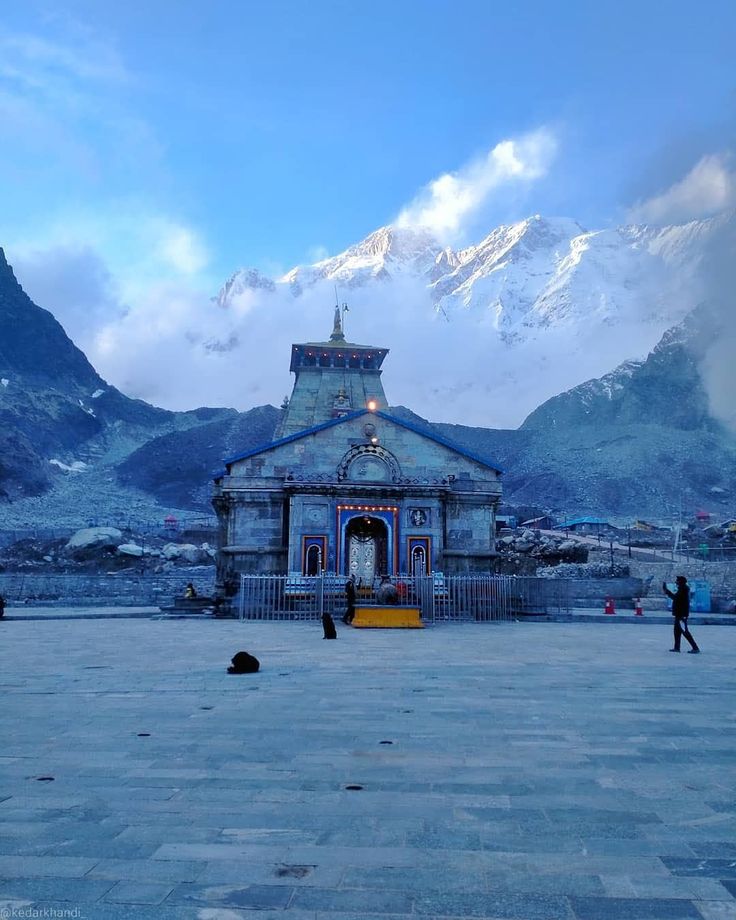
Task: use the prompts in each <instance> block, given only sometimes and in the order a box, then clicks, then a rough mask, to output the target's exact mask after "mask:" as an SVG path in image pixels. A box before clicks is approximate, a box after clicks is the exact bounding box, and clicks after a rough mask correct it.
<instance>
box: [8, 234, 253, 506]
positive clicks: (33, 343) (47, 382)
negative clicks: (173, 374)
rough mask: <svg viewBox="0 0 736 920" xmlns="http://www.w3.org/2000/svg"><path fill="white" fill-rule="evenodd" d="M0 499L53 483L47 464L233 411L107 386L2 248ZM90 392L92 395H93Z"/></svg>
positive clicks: (88, 458) (85, 458)
mask: <svg viewBox="0 0 736 920" xmlns="http://www.w3.org/2000/svg"><path fill="white" fill-rule="evenodd" d="M0 380H2V381H5V383H2V384H0V502H1V501H2V500H5V501H9V500H14V499H19V498H22V497H23V496H29V495H38V494H41V493H43V492H45V491H46V490H48V489H49V488H51V486H52V484H53V482H54V481H55V476H56V475H57V474H58V470H56V471H55V470H54V468H53V467H52V466H51V465H50V464H49V460H51V459H53V458H56V459H59V460H60V461H61V462H72V461H74V460H77V461H82V462H96V461H98V460H100V459H101V458H102V457H104V455H105V454H106V453H108V452H110V451H112V452H113V453H114V452H115V451H116V450H118V451H119V445H120V443H121V442H122V443H123V444H125V445H128V447H127V449H128V450H130V449H131V448H132V447H133V446H138V445H139V444H142V443H144V442H146V441H148V440H150V439H151V437H152V436H155V435H157V434H160V433H162V432H165V431H172V430H176V429H186V428H189V427H191V426H196V425H201V424H204V423H208V422H210V421H213V420H215V419H217V418H222V417H227V416H230V415H233V414H235V413H234V410H227V409H196V410H194V411H191V412H170V411H168V410H166V409H159V408H157V407H155V406H151V405H149V404H148V403H146V402H143V401H142V400H139V399H130V398H129V397H127V396H124V395H123V394H122V393H120V392H119V391H118V390H116V389H115V388H114V387H111V386H110V385H109V384H108V383H107V382H106V381H105V380H103V379H102V378H101V377H100V376H99V374H98V373H97V372H96V371H95V369H94V368H93V367H92V365H91V364H90V363H89V361H88V360H87V358H86V357H85V355H84V353H83V352H82V351H81V350H80V349H79V348H77V347H76V345H74V343H73V342H72V341H71V339H70V338H69V337H68V336H67V334H66V333H65V332H64V329H63V328H62V326H61V324H60V323H59V322H58V321H57V320H56V319H55V318H54V317H53V316H52V314H51V313H49V312H48V311H47V310H44V309H42V308H41V307H38V306H36V304H34V303H33V301H32V300H31V299H30V298H29V297H28V295H27V294H26V293H25V291H24V290H23V288H22V287H21V286H20V284H19V283H18V281H17V279H16V277H15V275H14V273H13V270H12V268H11V267H10V265H9V264H8V262H7V260H6V258H5V253H4V252H3V250H2V249H0ZM95 394H96V395H95Z"/></svg>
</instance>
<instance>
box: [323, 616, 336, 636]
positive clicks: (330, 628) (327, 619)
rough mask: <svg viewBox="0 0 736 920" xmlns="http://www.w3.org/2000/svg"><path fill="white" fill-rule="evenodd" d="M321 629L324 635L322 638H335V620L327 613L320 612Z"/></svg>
mask: <svg viewBox="0 0 736 920" xmlns="http://www.w3.org/2000/svg"><path fill="white" fill-rule="evenodd" d="M322 629H324V631H325V634H324V636H322V638H323V639H337V630H336V629H335V621H334V620H333V619H332V617H331V616H330V615H329V613H323V614H322Z"/></svg>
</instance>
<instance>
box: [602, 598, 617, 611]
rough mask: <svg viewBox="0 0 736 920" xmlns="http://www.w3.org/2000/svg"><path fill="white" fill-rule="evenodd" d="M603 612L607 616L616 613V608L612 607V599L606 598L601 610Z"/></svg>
mask: <svg viewBox="0 0 736 920" xmlns="http://www.w3.org/2000/svg"><path fill="white" fill-rule="evenodd" d="M603 612H604V613H607V614H610V615H613V614H615V613H616V608H615V606H614V604H613V598H612V597H607V598H606V606H605V607H604V608H603Z"/></svg>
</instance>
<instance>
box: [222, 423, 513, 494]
mask: <svg viewBox="0 0 736 920" xmlns="http://www.w3.org/2000/svg"><path fill="white" fill-rule="evenodd" d="M362 415H369V416H375V417H377V418H381V419H384V421H387V422H393V424H395V425H398V426H399V427H400V428H406V429H408V430H409V431H413V432H414V433H415V434H418V435H421V436H422V437H425V438H429V440H430V441H434V442H435V443H437V444H441V445H442V446H443V447H447V448H449V449H450V450H453V451H455V452H456V453H458V454H460V455H461V456H463V457H467V458H468V459H469V460H474V461H475V462H476V463H480V464H481V465H482V466H486V467H488V468H489V469H492V470H495V471H496V472H497V473H503V467H501V466H499V464H498V463H496V461H495V460H492V459H491V458H490V457H484V456H483V455H482V454H477V453H475V451H471V450H468V449H467V448H465V447H463V446H462V445H461V444H457V443H456V442H455V441H451V440H449V438H445V437H442V435H438V434H437V433H436V432H434V431H430V430H429V429H427V428H423V427H420V426H419V425H415V424H413V423H412V422H407V421H405V420H404V419H400V418H397V417H396V416H395V415H391V414H390V413H388V412H381V411H380V410H370V409H358V410H357V411H356V412H350V413H349V414H348V415H344V416H342V417H341V418H335V419H330V420H329V421H327V422H322V423H321V424H319V425H313V426H312V427H311V428H305V429H304V430H303V431H297V432H295V433H294V434H290V435H287V436H286V437H285V438H279V439H278V440H277V441H272V442H271V443H270V444H263V445H261V447H256V448H254V449H253V450H248V451H246V452H245V453H243V454H236V455H235V456H233V457H227V458H225V460H223V463H224V464H225V469H224V470H221V471H219V472H218V473H216V474H215V475H214V478H215V479H219V478H220V477H222V476H226V475H228V474H229V473H230V466H231V465H232V464H233V463H237V462H238V461H240V460H247V459H248V458H249V457H255V456H256V455H257V454H261V453H263V452H264V451H267V450H273V449H274V448H276V447H281V445H282V444H288V443H290V442H291V441H298V440H299V439H300V438H304V437H307V436H309V435H313V434H316V433H317V432H319V431H325V430H326V429H328V428H333V427H334V426H335V425H342V424H344V423H345V422H348V421H351V420H352V419H356V418H360V417H361V416H362Z"/></svg>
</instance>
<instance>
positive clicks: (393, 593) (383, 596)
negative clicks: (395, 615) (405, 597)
mask: <svg viewBox="0 0 736 920" xmlns="http://www.w3.org/2000/svg"><path fill="white" fill-rule="evenodd" d="M376 600H377V601H378V603H379V604H398V603H399V592H398V590H397V588H396V585H394V584H392V583H391V579H390V578H389V577H388V575H383V576H382V577H381V584H380V585H379V586H378V590H377V591H376Z"/></svg>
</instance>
